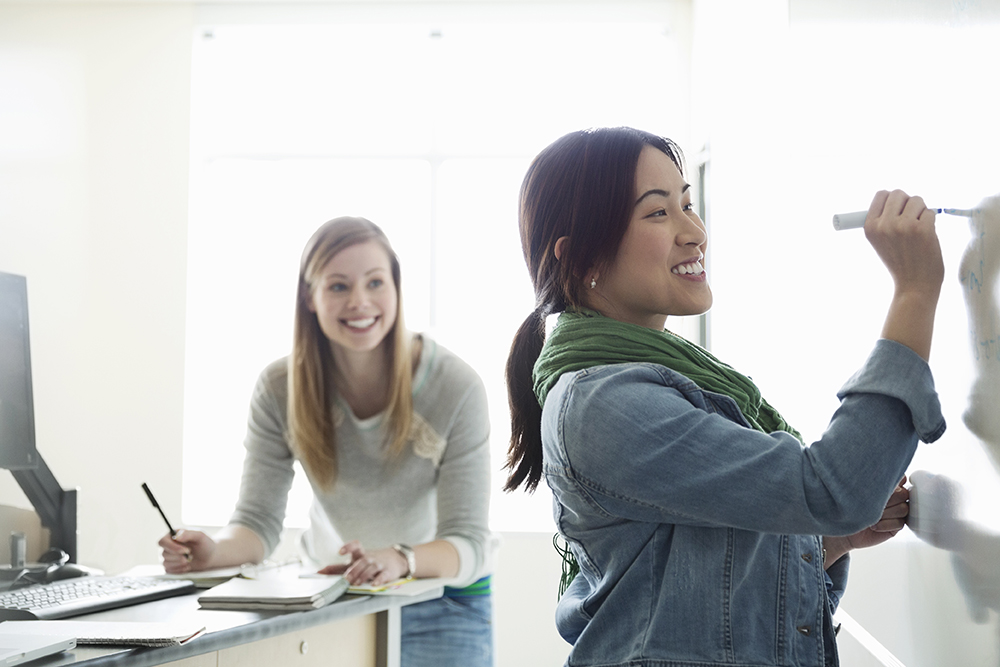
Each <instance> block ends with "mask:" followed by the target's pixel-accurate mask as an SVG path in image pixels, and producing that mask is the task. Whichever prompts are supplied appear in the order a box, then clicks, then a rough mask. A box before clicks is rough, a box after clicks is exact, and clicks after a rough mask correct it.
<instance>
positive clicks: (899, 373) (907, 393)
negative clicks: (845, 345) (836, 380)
mask: <svg viewBox="0 0 1000 667" xmlns="http://www.w3.org/2000/svg"><path fill="white" fill-rule="evenodd" d="M848 394H882V395H884V396H891V397H892V398H896V399H898V400H900V401H902V402H903V403H904V404H906V407H908V408H909V409H910V415H911V417H912V419H913V428H914V430H915V431H916V433H917V437H919V438H920V439H921V440H922V441H924V442H934V441H935V440H937V439H938V438H940V437H941V435H942V434H944V431H945V426H946V425H945V420H944V415H942V414H941V401H940V400H939V399H938V395H937V391H936V390H935V389H934V377H933V376H932V375H931V369H930V366H928V365H927V362H926V361H924V360H923V359H922V358H921V357H920V355H918V354H917V353H916V352H914V351H913V350H911V349H910V348H908V347H906V346H905V345H903V344H902V343H897V342H896V341H892V340H887V339H885V338H882V339H880V340H879V341H878V342H876V343H875V349H874V350H872V353H871V354H870V355H869V356H868V360H867V361H865V364H864V365H863V366H862V367H861V369H860V370H858V372H857V373H855V374H854V375H853V376H852V377H851V379H849V380H848V381H847V382H846V383H845V384H844V386H843V387H841V388H840V391H839V392H837V398H839V399H840V400H843V399H844V397H845V396H847V395H848Z"/></svg>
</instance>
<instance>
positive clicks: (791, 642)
mask: <svg viewBox="0 0 1000 667" xmlns="http://www.w3.org/2000/svg"><path fill="white" fill-rule="evenodd" d="M838 397H839V398H840V399H841V405H840V407H839V408H838V410H837V412H836V413H835V414H834V417H833V419H832V421H831V422H830V425H829V427H828V429H827V431H826V432H825V433H824V434H823V436H822V438H821V439H820V440H818V441H817V442H815V443H813V444H812V445H810V446H803V445H802V444H801V443H800V442H799V441H798V440H797V439H796V438H794V437H793V436H791V435H789V434H788V433H784V432H776V433H771V434H765V433H761V432H759V431H755V430H753V429H751V428H749V425H748V424H747V422H746V420H745V419H744V417H743V415H742V413H741V412H740V410H739V408H738V407H737V406H736V403H735V402H734V401H733V400H732V399H730V398H729V397H728V396H722V395H720V394H715V393H712V392H707V391H704V390H702V389H700V388H699V387H698V386H697V385H695V384H694V383H693V382H691V381H690V380H689V379H687V378H686V377H684V376H683V375H680V374H678V373H676V372H674V371H671V370H670V369H668V368H666V367H664V366H659V365H656V364H646V363H634V364H620V365H612V366H598V367H593V368H589V369H585V370H582V371H577V372H573V373H566V374H564V375H563V376H562V377H561V378H560V379H559V381H558V382H557V384H556V385H555V387H554V388H553V389H552V390H551V391H550V392H549V394H548V397H547V399H546V402H545V406H544V409H543V411H542V442H543V462H544V463H543V474H544V476H545V478H546V481H547V483H548V484H549V486H550V487H551V488H552V491H553V494H554V502H553V507H554V513H555V520H556V524H557V526H558V528H559V531H560V532H561V533H562V534H563V535H564V536H565V537H566V539H567V540H568V541H569V543H570V547H571V548H572V550H573V552H574V554H575V555H576V557H577V560H578V561H579V564H580V568H581V571H580V574H579V575H578V576H577V577H576V579H574V581H573V583H572V584H571V585H570V587H569V589H568V590H567V591H566V594H565V595H564V596H563V597H562V599H561V600H560V602H559V605H558V607H557V610H556V624H557V626H558V629H559V632H560V634H561V635H562V636H563V638H565V639H566V640H567V641H568V642H570V643H571V644H573V649H572V651H571V653H570V656H569V659H568V661H567V665H571V666H577V665H579V666H583V665H595V666H596V665H600V666H601V667H610V666H614V665H622V666H624V665H628V666H629V667H639V666H654V665H656V666H662V667H667V666H669V667H707V666H709V665H740V666H741V667H751V666H753V667H763V666H765V665H766V666H771V665H774V666H777V665H781V666H789V665H792V666H800V665H801V666H805V665H810V666H813V665H815V666H829V665H836V664H837V654H836V645H835V641H834V631H833V628H832V620H831V617H832V614H833V611H834V610H835V609H836V605H837V603H838V602H839V599H840V596H841V595H842V593H843V591H844V588H845V586H846V583H847V569H848V558H847V557H844V558H842V559H841V560H840V561H838V562H837V563H836V564H835V565H833V566H832V567H830V568H829V569H828V570H827V571H825V572H824V569H823V551H822V539H821V537H819V536H821V535H849V534H852V533H855V532H857V531H859V530H862V529H864V528H866V527H867V526H870V525H872V524H874V523H876V522H877V521H878V520H879V519H880V518H881V515H882V511H883V509H884V508H885V503H886V502H887V500H888V498H889V495H890V494H891V493H892V490H893V488H894V487H895V485H896V484H897V483H898V482H899V480H900V478H901V477H902V476H903V474H904V472H905V471H906V468H907V465H908V464H909V461H910V459H911V457H912V456H913V454H914V452H915V450H916V446H917V440H918V438H919V439H921V440H923V441H925V442H932V441H934V440H936V439H937V438H939V437H940V436H941V434H942V433H943V432H944V428H945V424H944V418H943V417H942V415H941V408H940V404H939V402H938V398H937V394H936V393H935V390H934V382H933V378H932V377H931V373H930V368H929V367H928V366H927V364H926V363H925V362H924V360H923V359H921V358H920V357H919V356H918V355H917V354H915V353H914V352H913V351H912V350H910V349H909V348H907V347H905V346H903V345H900V344H899V343H895V342H892V341H887V340H880V341H879V342H878V343H877V344H876V346H875V349H874V350H873V352H872V354H871V355H870V357H869V358H868V360H867V361H866V363H865V365H864V366H863V367H862V368H861V370H859V371H858V372H857V373H856V374H855V375H854V376H853V377H852V378H851V379H850V380H849V381H848V382H847V383H846V384H845V385H844V387H843V388H842V389H841V391H840V392H839V394H838Z"/></svg>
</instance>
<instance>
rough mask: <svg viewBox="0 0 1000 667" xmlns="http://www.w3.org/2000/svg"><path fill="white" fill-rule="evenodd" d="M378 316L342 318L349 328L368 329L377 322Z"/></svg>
mask: <svg viewBox="0 0 1000 667" xmlns="http://www.w3.org/2000/svg"><path fill="white" fill-rule="evenodd" d="M376 320H378V318H377V317H366V318H364V319H358V320H341V322H343V323H344V326H346V327H347V328H348V329H367V328H368V327H370V326H371V325H373V324H375V322H376Z"/></svg>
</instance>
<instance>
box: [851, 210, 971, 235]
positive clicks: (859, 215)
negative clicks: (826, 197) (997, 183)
mask: <svg viewBox="0 0 1000 667" xmlns="http://www.w3.org/2000/svg"><path fill="white" fill-rule="evenodd" d="M934 212H935V213H944V214H946V215H962V216H965V217H966V218H971V217H972V215H973V213H974V211H971V210H968V209H963V208H936V209H934ZM867 217H868V211H855V212H854V213H838V214H837V215H835V216H833V228H834V229H836V230H837V231H838V232H839V231H841V230H843V229H858V228H859V227H864V226H865V218H867Z"/></svg>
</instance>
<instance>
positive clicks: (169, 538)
mask: <svg viewBox="0 0 1000 667" xmlns="http://www.w3.org/2000/svg"><path fill="white" fill-rule="evenodd" d="M142 490H143V491H145V492H146V497H147V498H149V502H150V503H152V504H153V507H155V508H156V511H157V512H159V513H160V516H161V517H163V523H165V524H167V530H168V531H170V534H169V535H166V536H164V537H163V538H162V539H161V540H160V542H159V545H160V546H161V547H162V548H163V566H164V569H166V571H167V572H180V571H187V570H189V569H191V568H190V563H191V560H192V558H193V555H192V551H191V549H190V548H189V546H188V545H187V544H185V542H186V541H187V540H186V539H185V540H184V541H180V540H178V539H177V536H178V531H177V530H175V529H174V527H173V526H172V525H171V524H170V519H168V518H167V515H166V514H164V513H163V508H161V507H160V503H158V502H156V498H155V497H154V496H153V492H152V491H150V490H149V487H148V486H146V483H145V482H143V483H142ZM182 537H183V538H186V535H185V536H182ZM178 547H182V548H181V549H178ZM177 559H180V560H182V561H183V563H180V562H178V563H176V564H175V563H173V562H172V561H175V560H177ZM184 564H187V565H188V567H181V566H182V565H184Z"/></svg>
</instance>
